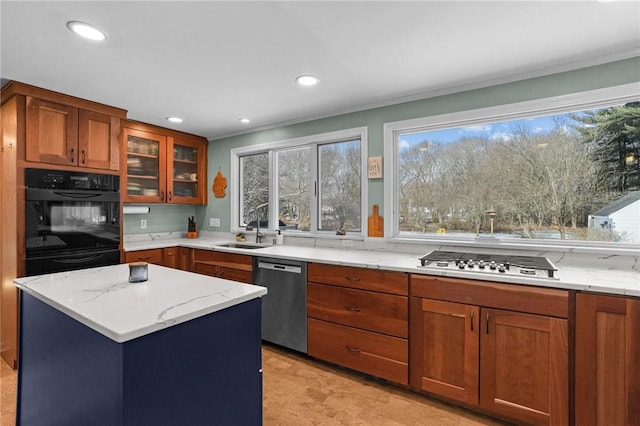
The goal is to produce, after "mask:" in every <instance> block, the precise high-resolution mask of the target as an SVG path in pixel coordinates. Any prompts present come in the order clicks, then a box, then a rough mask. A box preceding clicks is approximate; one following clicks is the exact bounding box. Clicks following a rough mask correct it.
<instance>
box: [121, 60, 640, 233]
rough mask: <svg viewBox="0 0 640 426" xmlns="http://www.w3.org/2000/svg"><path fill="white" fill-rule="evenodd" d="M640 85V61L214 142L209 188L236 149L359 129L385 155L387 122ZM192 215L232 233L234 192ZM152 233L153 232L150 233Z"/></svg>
mask: <svg viewBox="0 0 640 426" xmlns="http://www.w3.org/2000/svg"><path fill="white" fill-rule="evenodd" d="M639 81H640V57H635V58H631V59H626V60H622V61H616V62H611V63H608V64H604V65H598V66H593V67H589V68H583V69H579V70H575V71H569V72H563V73H558V74H553V75H549V76H545V77H538V78H533V79H528V80H522V81H517V82H513V83H508V84H502V85H498V86H492V87H486V88H482V89H476V90H468V91H465V92H460V93H454V94H449V95H444V96H436V97H432V98H428V99H422V100H417V101H412V102H406V103H402V104H397V105H391V106H386V107H380V108H375V109H370V110H365V111H359V112H354V113H349V114H342V115H337V116H334V117H329V118H323V119H318V120H312V121H307V122H304V123H298V124H292V125H288V126H282V127H276V128H272V129H268V130H262V131H257V132H253V133H247V134H242V135H238V136H232V137H228V138H223V139H217V140H212V141H210V142H209V150H208V163H209V172H208V174H209V179H208V181H209V186H211V183H212V182H213V178H214V176H215V175H216V174H217V173H218V170H220V171H221V172H222V174H223V175H224V176H226V177H227V179H228V182H229V183H231V181H232V180H233V179H234V177H233V176H230V175H229V174H230V173H229V171H230V150H231V149H233V148H238V147H242V146H248V145H255V144H260V143H266V142H274V141H280V140H286V139H293V138H299V137H303V136H309V135H314V134H318V133H326V132H332V131H337V130H343V129H349V128H353V127H361V126H367V128H368V138H369V147H368V150H369V156H376V155H383V153H384V141H383V128H384V123H388V122H394V121H400V120H408V119H412V118H420V117H428V116H432V115H437V114H445V113H451V112H457V111H465V110H470V109H477V108H485V107H490V106H496V105H502V104H509V103H514V102H522V101H528V100H534V99H540V98H545V97H550V96H558V95H564V94H570V93H576V92H581V91H586V90H593V89H599V88H604V87H611V86H617V85H621V84H628V83H633V82H639ZM383 183H384V182H383V180H381V179H374V180H370V181H369V194H368V199H369V201H368V203H369V206H368V211H369V212H371V206H372V205H373V204H378V205H382V204H383V197H384V195H383V191H384V187H383ZM165 209H166V211H167V212H171V206H160V207H159V208H158V209H155V210H156V211H160V212H164V211H165ZM191 214H195V215H196V217H197V219H198V221H199V223H200V224H202V225H205V226H200V229H204V230H216V231H223V232H228V231H229V224H230V217H229V215H230V197H229V191H228V190H227V195H226V196H225V197H224V198H214V197H213V194H212V193H211V191H210V192H209V204H208V206H206V207H204V206H197V207H194V213H191ZM187 215H188V214H184V216H185V219H184V221H186V216H187ZM209 217H218V218H220V219H221V227H220V228H216V229H211V228H208V219H207V218H209ZM125 219H126V220H125V232H127V229H128V228H129V224H128V222H129V220H128V218H125ZM172 220H173V219H172ZM205 221H206V223H205ZM139 222H140V221H139V220H137V227H138V231H137V232H140V230H139ZM156 222H157V223H158V224H159V225H161V224H163V223H165V224H166V226H167V227H169V226H173V225H174V224H173V222H171V223H168V222H165V219H164V218H160V217H158V218H157V219H155V218H154V226H155V223H156ZM185 226H186V225H185ZM131 228H133V226H131ZM166 230H169V229H166ZM132 232H133V231H132ZM147 232H152V231H149V230H147Z"/></svg>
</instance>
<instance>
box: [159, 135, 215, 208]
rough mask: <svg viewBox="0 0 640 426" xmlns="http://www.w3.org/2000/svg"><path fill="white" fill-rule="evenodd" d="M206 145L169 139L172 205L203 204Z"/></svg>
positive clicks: (170, 199) (168, 172) (168, 170)
mask: <svg viewBox="0 0 640 426" xmlns="http://www.w3.org/2000/svg"><path fill="white" fill-rule="evenodd" d="M204 146H205V145H204V144H202V143H201V142H199V141H191V140H187V139H177V138H172V137H169V147H168V153H167V154H168V155H169V156H170V157H169V161H168V163H169V165H168V169H167V176H168V189H169V193H168V197H169V199H168V200H167V201H168V202H170V203H197V204H203V203H204V202H205V201H204V200H203V197H204V193H205V191H204V186H205V185H206V175H205V173H206V170H205V169H204V164H203V161H204V160H203V159H204V155H205V153H204Z"/></svg>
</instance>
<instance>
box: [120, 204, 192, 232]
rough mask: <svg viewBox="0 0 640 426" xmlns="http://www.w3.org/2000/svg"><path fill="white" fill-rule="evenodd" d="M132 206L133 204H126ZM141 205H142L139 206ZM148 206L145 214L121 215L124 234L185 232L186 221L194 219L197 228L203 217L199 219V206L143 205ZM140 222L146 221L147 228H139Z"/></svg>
mask: <svg viewBox="0 0 640 426" xmlns="http://www.w3.org/2000/svg"><path fill="white" fill-rule="evenodd" d="M127 205H134V204H127ZM140 205H143V204H140ZM144 205H145V206H149V213H147V214H126V215H123V220H122V223H123V230H124V234H125V235H127V234H150V233H156V232H185V233H186V232H187V223H188V222H187V220H188V218H189V217H191V216H195V217H196V221H197V222H198V228H200V223H201V222H202V220H203V217H200V214H199V213H200V212H199V211H200V210H204V209H203V208H202V207H200V206H194V205H191V204H144ZM141 220H146V221H147V227H146V228H145V229H143V228H142V227H141V223H140V222H141Z"/></svg>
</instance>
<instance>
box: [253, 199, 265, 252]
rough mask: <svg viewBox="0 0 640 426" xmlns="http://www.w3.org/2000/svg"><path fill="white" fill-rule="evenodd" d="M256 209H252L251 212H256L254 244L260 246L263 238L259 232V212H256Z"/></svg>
mask: <svg viewBox="0 0 640 426" xmlns="http://www.w3.org/2000/svg"><path fill="white" fill-rule="evenodd" d="M258 207H260V206H258ZM258 207H256V208H255V209H253V211H255V212H256V244H260V243H261V242H262V239H263V238H264V234H263V233H261V232H260V211H259V210H258Z"/></svg>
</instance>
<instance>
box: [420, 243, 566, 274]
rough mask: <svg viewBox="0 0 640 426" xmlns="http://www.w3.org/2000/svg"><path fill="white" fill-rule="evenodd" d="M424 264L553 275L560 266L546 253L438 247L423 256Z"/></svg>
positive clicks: (478, 270) (433, 267)
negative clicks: (488, 251)
mask: <svg viewBox="0 0 640 426" xmlns="http://www.w3.org/2000/svg"><path fill="white" fill-rule="evenodd" d="M420 264H421V266H422V267H424V268H429V269H449V270H458V271H467V272H477V273H487V274H505V275H522V276H527V277H535V278H553V279H557V277H554V272H556V271H557V270H558V269H557V268H556V267H555V266H554V265H553V263H551V261H550V260H549V259H547V258H546V257H543V256H514V255H500V254H488V253H463V252H455V251H438V250H434V251H432V252H430V253H427V254H425V255H424V256H422V257H420Z"/></svg>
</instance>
